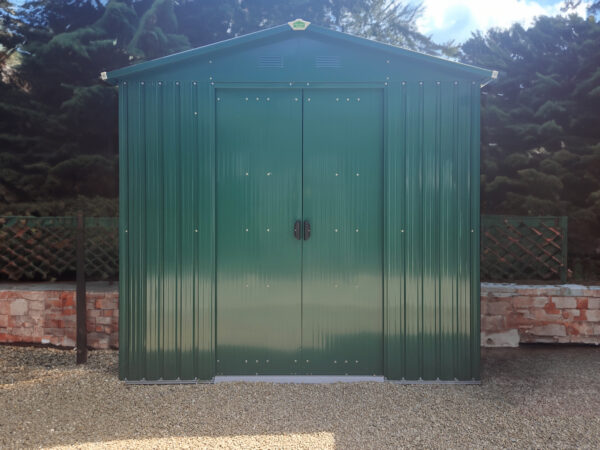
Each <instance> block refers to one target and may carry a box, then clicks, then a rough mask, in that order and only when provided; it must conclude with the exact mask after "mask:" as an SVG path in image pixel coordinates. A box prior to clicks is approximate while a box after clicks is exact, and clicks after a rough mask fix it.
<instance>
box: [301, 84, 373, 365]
mask: <svg viewBox="0 0 600 450" xmlns="http://www.w3.org/2000/svg"><path fill="white" fill-rule="evenodd" d="M303 136H304V137H303V162H304V166H303V172H304V176H303V179H304V182H303V205H304V207H303V208H304V220H305V221H308V222H309V223H310V226H311V236H310V238H309V239H308V240H305V241H304V246H303V259H302V362H303V366H304V368H305V369H304V370H305V372H306V373H309V374H382V373H383V268H382V263H383V256H382V250H383V240H382V228H383V226H382V220H383V208H382V203H383V199H382V193H383V177H382V170H383V169H382V167H383V99H382V90H381V89H305V90H304V125H303Z"/></svg>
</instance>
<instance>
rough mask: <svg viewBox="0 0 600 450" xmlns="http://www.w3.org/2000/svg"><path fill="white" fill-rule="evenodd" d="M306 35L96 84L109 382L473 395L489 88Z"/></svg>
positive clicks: (293, 27) (255, 40)
mask: <svg viewBox="0 0 600 450" xmlns="http://www.w3.org/2000/svg"><path fill="white" fill-rule="evenodd" d="M306 25H307V24H306V23H305V22H301V21H295V22H293V23H290V25H283V26H280V27H276V28H272V29H269V30H265V31H260V32H257V33H254V34H251V35H247V36H243V37H240V38H235V39H232V40H229V41H225V42H221V43H217V44H213V45H210V46H206V47H202V48H199V49H195V50H190V51H188V52H183V53H179V54H176V55H172V56H168V57H165V58H161V59H159V60H155V61H150V62H147V63H142V64H139V65H136V66H132V67H128V68H124V69H120V70H117V71H114V72H111V73H109V74H108V76H107V79H108V81H110V82H114V83H115V84H118V87H119V135H120V299H121V300H120V316H119V318H120V377H121V378H122V379H126V380H128V381H178V380H179V381H195V380H212V379H213V378H215V376H228V375H241V376H254V375H339V376H344V375H348V376H352V375H354V376H376V377H385V378H386V379H389V380H404V381H466V382H472V381H476V380H478V379H479V102H480V93H479V92H480V86H481V84H482V83H484V82H486V81H488V80H489V79H490V77H491V76H492V72H491V71H487V70H484V69H479V68H475V67H471V66H466V65H462V64H458V63H454V62H450V61H446V60H442V59H439V58H435V57H430V56H426V55H423V54H420V53H415V52H411V51H408V50H404V49H400V48H396V47H392V46H388V45H384V44H380V43H376V42H373V41H369V40H365V39H361V38H357V37H353V36H349V35H345V34H342V33H338V32H334V31H329V30H326V29H323V28H319V27H316V26H313V25H310V26H308V27H306Z"/></svg>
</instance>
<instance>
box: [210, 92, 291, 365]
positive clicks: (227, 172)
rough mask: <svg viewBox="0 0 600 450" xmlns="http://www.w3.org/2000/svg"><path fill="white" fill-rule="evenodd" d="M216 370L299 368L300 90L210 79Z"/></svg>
mask: <svg viewBox="0 0 600 450" xmlns="http://www.w3.org/2000/svg"><path fill="white" fill-rule="evenodd" d="M216 109H217V112H216V153H217V310H216V316H217V319H216V320H217V374H257V373H258V374H290V373H297V371H298V368H297V366H298V360H299V359H300V358H299V357H300V345H301V337H300V333H301V328H300V326H301V316H302V314H301V251H302V242H301V241H299V240H296V239H295V238H294V236H293V226H294V222H295V221H296V220H299V219H301V214H302V209H301V208H302V201H301V195H302V187H301V186H302V101H301V98H300V92H299V91H293V90H281V89H279V90H264V89H230V90H226V89H218V90H217V91H216Z"/></svg>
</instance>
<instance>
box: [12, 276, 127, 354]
mask: <svg viewBox="0 0 600 450" xmlns="http://www.w3.org/2000/svg"><path fill="white" fill-rule="evenodd" d="M94 285H97V286H98V287H99V289H94ZM86 303H87V330H88V346H90V347H91V348H99V349H101V348H117V347H118V344H119V334H118V327H119V294H118V292H117V289H116V287H115V286H114V285H113V286H110V288H109V289H106V286H105V284H103V283H92V285H91V288H88V292H87V295H86ZM75 318H76V315H75V286H74V285H65V284H57V285H53V284H51V283H48V284H46V283H44V284H24V285H23V286H14V285H13V286H6V287H4V286H2V285H0V342H8V343H11V342H25V343H36V344H53V345H58V346H61V347H74V346H75V332H76V331H75V324H76V319H75Z"/></svg>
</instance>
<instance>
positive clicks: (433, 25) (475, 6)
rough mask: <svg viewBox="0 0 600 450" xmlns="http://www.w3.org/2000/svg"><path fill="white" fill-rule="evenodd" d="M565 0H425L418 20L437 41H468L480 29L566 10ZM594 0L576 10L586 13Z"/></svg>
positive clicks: (423, 30)
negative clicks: (564, 7) (562, 9)
mask: <svg viewBox="0 0 600 450" xmlns="http://www.w3.org/2000/svg"><path fill="white" fill-rule="evenodd" d="M563 3H564V1H563V0H423V6H424V7H425V11H424V14H423V16H422V17H421V18H420V19H419V21H418V22H417V26H418V28H419V31H420V32H421V33H423V34H426V35H431V36H432V37H433V40H434V41H435V42H440V43H442V42H446V41H449V40H454V42H455V43H457V44H458V43H462V42H464V41H466V40H467V39H468V38H469V37H470V36H471V33H472V32H474V31H476V30H482V31H485V30H487V29H488V28H491V27H500V28H508V27H510V26H511V25H512V24H513V23H515V22H519V23H520V24H522V25H523V26H525V27H529V26H530V25H532V24H533V20H534V18H535V17H536V16H541V15H547V16H554V15H557V14H565V13H562V12H561V11H560V8H561V6H562V5H563ZM589 3H590V2H589V1H588V2H586V1H582V2H581V4H580V5H579V7H578V8H577V10H576V13H577V14H579V15H581V16H584V17H585V15H586V8H587V5H588V4H589Z"/></svg>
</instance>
